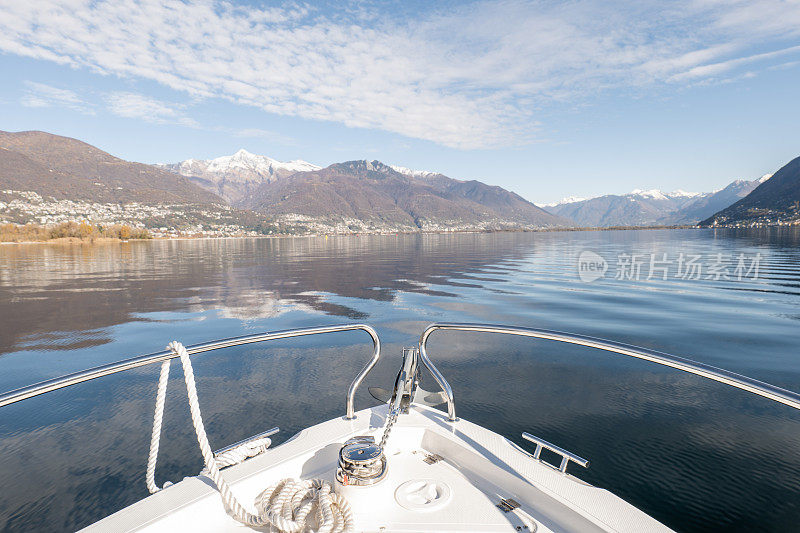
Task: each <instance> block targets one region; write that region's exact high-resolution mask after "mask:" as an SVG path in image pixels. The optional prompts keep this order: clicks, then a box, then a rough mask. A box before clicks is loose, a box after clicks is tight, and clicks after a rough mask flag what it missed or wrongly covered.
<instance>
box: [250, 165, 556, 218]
mask: <svg viewBox="0 0 800 533" xmlns="http://www.w3.org/2000/svg"><path fill="white" fill-rule="evenodd" d="M401 168H402V167H401ZM403 170H406V169H403ZM241 206H242V207H246V208H248V209H253V210H255V211H258V212H261V213H265V214H268V215H272V216H276V217H279V218H281V219H282V220H296V221H299V222H306V223H309V222H311V223H314V222H316V223H320V224H327V225H331V224H332V225H334V226H335V225H340V226H344V227H350V229H353V230H355V229H356V228H361V229H360V230H361V231H368V230H382V229H391V228H396V229H402V230H406V231H415V230H419V229H423V230H433V231H435V230H445V229H450V230H459V229H460V230H464V229H472V230H490V229H503V228H506V229H510V228H534V227H552V226H564V225H570V224H569V222H568V221H565V220H564V219H561V218H559V217H557V216H554V215H552V214H550V213H547V212H546V211H544V210H543V209H540V208H538V207H536V206H535V205H533V204H532V203H530V202H528V201H526V200H524V199H523V198H521V197H520V196H518V195H516V194H514V193H512V192H509V191H506V190H505V189H502V188H501V187H495V186H489V185H486V184H483V183H480V182H478V181H459V180H454V179H451V178H448V177H446V176H443V175H441V174H434V173H430V175H426V176H425V177H424V178H421V177H416V176H415V175H414V173H413V171H408V172H407V173H402V172H398V171H397V170H395V169H394V168H392V167H390V166H388V165H385V164H383V163H381V162H379V161H365V160H361V161H348V162H345V163H337V164H334V165H330V166H329V167H326V168H323V169H320V170H315V171H309V172H298V173H295V174H292V175H290V176H287V177H284V178H281V179H278V180H275V181H272V182H268V183H264V184H263V185H261V186H259V187H258V188H257V189H256V190H255V191H253V193H252V194H250V195H249V196H247V197H246V198H245V199H244V200H243V201H242V202H241Z"/></svg>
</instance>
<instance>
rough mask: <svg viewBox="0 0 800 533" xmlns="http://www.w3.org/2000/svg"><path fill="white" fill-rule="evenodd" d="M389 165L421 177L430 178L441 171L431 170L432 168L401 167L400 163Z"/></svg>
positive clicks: (396, 169) (407, 174) (400, 171)
mask: <svg viewBox="0 0 800 533" xmlns="http://www.w3.org/2000/svg"><path fill="white" fill-rule="evenodd" d="M389 167H390V168H391V169H392V170H394V171H395V172H399V173H400V174H403V175H405V176H410V177H412V178H419V179H425V178H430V177H433V176H436V175H438V174H439V172H431V171H430V170H414V169H412V168H406V167H401V166H399V165H389Z"/></svg>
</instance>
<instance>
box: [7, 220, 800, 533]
mask: <svg viewBox="0 0 800 533" xmlns="http://www.w3.org/2000/svg"><path fill="white" fill-rule="evenodd" d="M798 244H800V233H798V232H797V231H794V232H787V231H760V232H743V231H729V230H724V231H723V230H717V231H711V230H702V231H698V230H682V231H632V232H582V233H552V234H522V233H520V234H514V233H509V234H475V235H427V236H413V235H412V236H384V237H339V238H328V239H324V238H318V239H250V240H248V239H241V240H239V239H232V240H218V241H183V242H179V241H164V242H150V243H122V244H112V245H104V246H92V247H90V246H86V247H80V246H77V247H55V246H24V247H23V246H2V247H0V316H2V318H3V320H2V321H0V389H3V390H8V389H10V388H14V387H17V386H22V385H26V384H28V383H31V382H33V381H36V380H40V379H44V378H47V377H52V376H55V375H59V374H62V373H66V372H69V371H74V370H79V369H82V368H86V367H89V366H92V365H95V364H100V363H104V362H108V361H112V360H117V359H121V358H123V357H127V356H130V355H134V354H138V353H147V352H152V351H156V350H160V349H163V347H164V345H166V343H167V342H168V341H170V340H172V339H178V340H181V341H182V342H184V344H190V343H194V342H201V341H206V340H210V339H213V338H221V337H229V336H233V335H239V334H245V333H253V332H255V331H266V330H276V329H283V328H291V327H306V326H312V325H318V324H329V323H335V322H342V321H352V320H364V321H368V322H369V323H371V324H373V325H375V326H376V328H377V329H378V331H379V333H380V335H381V339H382V341H383V342H384V358H385V359H384V361H382V362H381V363H380V364H379V366H378V367H376V372H375V374H374V375H372V376H371V377H370V378H369V380H368V382H367V383H365V384H364V385H365V386H367V385H377V386H383V387H388V386H389V385H390V384H391V382H392V379H393V376H394V372H396V365H397V363H398V359H399V354H400V348H401V347H402V346H403V345H409V344H412V343H413V342H414V341H415V338H417V337H418V335H419V334H420V332H421V331H422V329H423V328H424V326H425V325H427V324H428V323H430V322H432V321H436V320H447V321H480V322H496V323H508V324H518V325H524V326H532V327H542V328H550V329H557V330H564V331H571V332H575V333H583V334H589V335H595V336H600V337H605V338H610V339H613V340H617V341H621V342H629V343H632V344H637V345H641V346H645V347H648V348H652V349H656V350H662V351H666V352H670V353H675V354H678V355H684V356H688V357H692V358H695V359H698V360H701V361H703V362H708V363H711V364H715V365H718V366H723V367H726V368H729V369H731V370H734V371H739V372H743V373H746V374H749V375H752V376H753V377H756V378H758V379H764V380H766V381H771V382H774V383H776V384H779V385H781V386H784V387H787V388H790V389H794V390H800V364H799V363H798V359H797V341H798V331H799V330H798V328H797V325H798V318H800V310H799V309H798V306H800V247H799V246H798ZM583 250H592V251H595V252H597V253H599V254H601V255H603V257H606V258H607V259H608V260H609V261H610V262H613V260H614V258H615V257H616V256H618V255H619V254H621V253H628V254H630V253H641V254H649V253H668V254H670V255H671V256H673V255H675V254H677V253H681V252H683V253H687V254H688V253H700V254H702V255H704V256H706V255H709V254H715V253H725V254H736V253H746V254H755V253H760V254H762V257H763V259H762V263H761V271H760V275H759V277H758V279H754V280H743V281H741V282H740V281H735V280H713V279H712V280H708V279H701V280H681V279H674V278H670V279H668V280H640V281H626V280H616V279H613V278H612V277H606V278H604V279H601V280H598V281H596V282H593V283H588V284H587V283H581V282H580V281H578V277H577V272H576V261H577V257H578V255H579V254H580V252H581V251H583ZM358 335H359V334H355V333H348V334H342V335H341V337H337V338H335V339H327V338H326V339H324V340H322V339H313V340H302V341H299V340H295V341H293V342H288V341H287V342H281V343H277V344H271V345H269V346H266V345H263V346H261V347H250V348H248V349H236V350H228V351H226V352H225V353H218V354H215V355H214V356H211V355H210V354H209V356H207V357H206V356H204V357H202V358H200V359H198V368H197V374H198V379H199V388H200V395H201V405H202V406H203V410H204V414H206V416H207V420H208V428H209V434H210V437H211V440H212V442H213V443H214V444H215V445H217V446H222V445H224V444H227V443H230V442H234V441H237V440H240V439H241V438H244V437H245V436H247V435H250V434H254V433H256V432H258V431H262V430H264V429H266V428H268V427H272V426H274V425H279V426H281V428H282V430H283V431H282V433H281V436H280V438H288V437H289V436H290V435H291V434H292V433H294V432H295V431H298V430H299V429H301V428H302V427H305V426H307V425H308V424H313V423H315V422H319V421H321V420H324V419H328V418H331V417H334V416H339V415H341V414H342V412H343V411H344V400H343V397H344V391H345V390H346V388H347V385H348V384H349V382H350V380H351V379H352V377H353V376H354V375H355V374H356V372H357V371H358V369H359V368H360V366H361V364H363V361H364V359H365V358H366V357H367V355H368V353H369V346H367V345H366V344H363V343H364V342H365V341H367V339H366V338H361V337H359V336H358ZM431 355H432V356H433V357H435V358H436V361H437V362H438V363H439V364H440V368H441V370H442V371H443V372H444V374H445V375H446V376H447V378H448V379H449V380H450V382H451V384H452V385H453V388H454V390H455V392H456V395H457V397H458V401H459V414H460V415H461V416H464V417H466V418H469V419H470V420H472V421H474V422H476V423H479V424H482V425H485V426H487V427H489V428H491V429H493V430H495V431H498V432H500V433H501V434H503V435H505V436H507V437H508V438H512V439H514V440H516V441H517V442H518V443H520V444H521V445H523V446H525V443H523V442H522V441H521V439H520V438H519V435H520V433H521V432H522V431H529V432H532V433H534V434H537V435H540V436H542V437H543V438H545V439H547V440H549V441H551V442H555V443H557V444H559V445H561V446H564V447H566V448H567V449H570V450H573V451H575V452H576V453H578V454H580V455H582V456H584V457H587V458H589V459H590V460H591V462H592V466H591V468H590V469H589V470H587V471H585V472H579V474H580V475H581V476H582V477H583V478H584V479H586V480H587V481H589V482H591V483H594V484H597V485H599V486H602V487H605V488H608V489H609V490H612V491H613V492H615V493H616V494H619V495H620V496H622V497H624V498H625V499H627V500H628V501H630V502H631V503H633V504H634V505H636V506H639V507H641V508H643V509H644V510H645V511H647V512H649V513H651V514H653V515H654V516H655V517H657V518H658V519H659V520H662V521H664V522H665V523H667V524H668V525H670V526H672V527H675V528H678V529H680V530H686V531H689V530H692V531H703V530H706V531H717V530H725V529H731V530H732V529H740V528H746V527H750V528H753V529H756V530H775V531H782V530H790V529H792V528H793V527H794V526H795V525H796V524H797V523H798V522H800V513H798V511H797V509H796V508H795V506H794V505H793V503H792V502H795V501H797V497H798V496H800V494H798V491H800V489H798V484H797V480H798V479H799V478H800V460H798V459H797V458H798V457H800V453H798V452H800V450H799V449H798V446H799V444H798V443H800V440H798V439H797V438H796V436H797V434H798V428H799V427H800V426H798V421H797V420H798V418H797V416H795V415H794V414H793V413H791V412H787V411H788V409H786V408H783V407H780V406H773V405H771V404H769V403H766V401H765V400H759V399H753V398H749V397H747V396H746V395H744V394H743V393H740V392H737V391H727V390H725V389H724V388H723V387H722V386H720V385H718V384H714V383H705V382H703V381H702V380H700V379H699V378H695V377H691V376H684V375H681V374H678V373H676V372H674V371H671V370H666V369H659V368H653V367H651V366H649V365H647V364H645V363H643V362H640V361H632V360H630V361H629V360H625V359H619V358H616V359H615V358H613V357H611V358H609V357H608V356H602V355H600V354H598V353H596V352H593V351H592V350H588V349H585V350H582V349H578V348H576V347H571V346H561V345H554V344H553V343H545V342H539V341H535V342H532V341H530V340H526V339H514V340H511V341H509V340H508V339H505V338H503V339H497V338H496V337H492V336H490V335H475V334H472V335H467V334H461V335H457V334H449V333H437V334H436V336H435V337H434V339H433V340H432V342H431ZM176 368H177V367H176ZM174 374H178V375H177V376H175V377H174V379H173V383H172V384H171V392H170V395H169V397H168V399H167V406H168V413H167V417H166V420H165V427H166V428H167V429H166V432H167V433H168V435H169V436H168V437H167V438H165V440H164V443H165V444H164V449H163V455H162V457H163V460H162V461H161V462H160V463H159V470H158V476H159V479H160V481H162V482H163V481H164V480H166V479H171V480H178V479H181V478H182V477H183V476H185V475H191V474H193V473H196V472H197V470H199V468H200V458H199V455H198V454H197V453H196V449H195V447H196V443H195V442H194V440H193V436H192V433H191V425H190V424H189V419H188V410H187V409H186V407H185V392H184V388H183V386H182V385H181V384H180V382H179V380H180V379H181V377H180V375H179V374H180V372H175V373H174ZM156 378H157V369H156V368H152V369H142V370H138V371H136V372H135V373H133V374H128V375H125V376H116V377H112V378H106V379H103V380H99V381H96V382H92V383H88V384H85V385H82V386H80V387H77V388H74V389H69V390H62V391H59V392H56V393H53V394H50V395H47V396H46V397H44V398H39V399H35V400H31V401H28V402H23V403H22V404H18V405H15V406H10V407H8V408H4V409H0V458H2V459H0V475H2V476H3V478H5V479H15V480H18V481H17V482H16V483H17V487H16V488H15V490H13V491H5V492H4V493H3V494H0V530H14V531H19V530H38V529H41V528H43V527H45V525H46V526H47V527H48V528H49V529H56V530H71V529H75V528H78V527H81V526H83V525H86V524H88V523H90V522H92V521H94V520H96V519H97V518H99V517H102V516H104V515H106V514H108V513H110V512H113V511H114V510H116V509H119V508H121V507H123V506H125V505H127V504H129V503H131V502H133V501H136V500H137V499H139V498H141V497H143V496H144V495H145V488H144V482H143V473H144V464H145V460H146V455H147V443H148V442H147V441H148V438H149V430H150V424H151V422H152V408H153V401H154V398H153V396H154V393H155V381H156ZM426 379H427V380H429V381H428V382H427V387H426V388H429V389H433V388H434V385H433V382H432V380H431V378H430V376H428V377H427V378H426ZM365 390H366V389H365ZM372 403H373V400H371V398H370V397H369V396H368V395H366V393H365V392H363V391H362V393H360V395H359V397H358V398H357V407H365V406H367V405H371V404H372ZM165 435H166V434H165ZM280 438H279V439H280ZM576 473H578V472H576ZM45 521H46V522H45Z"/></svg>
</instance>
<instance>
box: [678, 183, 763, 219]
mask: <svg viewBox="0 0 800 533" xmlns="http://www.w3.org/2000/svg"><path fill="white" fill-rule="evenodd" d="M770 176H772V174H766V175H764V176H761V178H759V179H757V180H752V181H748V180H736V181H733V182H731V183H730V184H729V185H728V186H727V187H725V188H724V189H720V190H718V191H714V192H711V193H707V194H704V195H701V196H700V197H698V198H697V199H696V200H695V201H694V202H691V203H690V204H689V205H687V206H685V207H684V208H683V209H681V210H680V211H678V212H677V213H676V214H675V216H674V217H673V220H674V223H675V224H696V223H698V222H699V221H701V220H705V219H706V218H708V217H710V216H711V215H713V214H714V213H716V212H717V211H720V210H722V209H725V208H726V207H728V206H729V205H731V204H733V203H736V202H737V201H739V200H741V199H742V198H744V197H745V196H747V195H748V194H750V193H751V192H752V191H753V190H754V189H755V188H756V187H758V186H759V185H760V184H762V183H764V182H765V181H767V180H768V179H769V178H770Z"/></svg>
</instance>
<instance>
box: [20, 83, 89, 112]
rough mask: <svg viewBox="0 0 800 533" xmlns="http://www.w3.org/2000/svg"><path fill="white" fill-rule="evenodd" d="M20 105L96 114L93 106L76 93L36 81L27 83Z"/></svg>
mask: <svg viewBox="0 0 800 533" xmlns="http://www.w3.org/2000/svg"><path fill="white" fill-rule="evenodd" d="M20 103H21V104H22V105H24V106H25V107H54V106H56V107H66V108H69V109H73V110H75V111H80V112H81V113H86V114H94V110H93V109H92V106H91V105H90V104H89V103H88V102H86V101H84V100H83V99H82V98H81V97H80V96H78V94H77V93H76V92H74V91H70V90H68V89H59V88H58V87H53V86H51V85H46V84H44V83H38V82H35V81H26V82H25V94H24V95H23V96H22V98H21V99H20Z"/></svg>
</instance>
